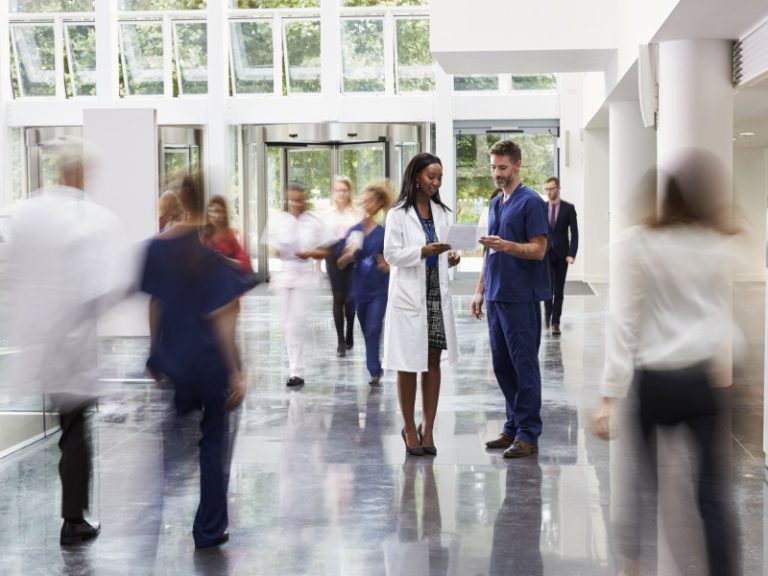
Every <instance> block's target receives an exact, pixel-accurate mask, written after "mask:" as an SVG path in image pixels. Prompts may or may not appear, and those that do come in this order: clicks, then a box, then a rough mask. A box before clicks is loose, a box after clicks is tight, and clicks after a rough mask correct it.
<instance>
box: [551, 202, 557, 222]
mask: <svg viewBox="0 0 768 576" xmlns="http://www.w3.org/2000/svg"><path fill="white" fill-rule="evenodd" d="M556 209H557V206H555V205H554V204H550V205H549V227H550V228H554V227H555V210H556Z"/></svg>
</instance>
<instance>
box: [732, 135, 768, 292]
mask: <svg viewBox="0 0 768 576" xmlns="http://www.w3.org/2000/svg"><path fill="white" fill-rule="evenodd" d="M766 198H768V150H766V149H765V148H734V150H733V201H734V203H735V205H736V207H737V209H738V210H739V213H740V215H741V216H742V217H743V220H744V225H745V231H744V234H743V235H742V236H741V237H739V238H738V239H737V240H736V242H735V245H736V258H735V259H734V275H735V280H736V281H759V282H762V281H764V280H765V239H766V211H767V210H768V202H767V201H766Z"/></svg>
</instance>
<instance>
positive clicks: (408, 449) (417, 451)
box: [400, 428, 424, 456]
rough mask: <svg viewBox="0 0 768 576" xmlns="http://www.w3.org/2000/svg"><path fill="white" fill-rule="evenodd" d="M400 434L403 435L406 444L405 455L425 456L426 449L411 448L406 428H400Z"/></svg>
mask: <svg viewBox="0 0 768 576" xmlns="http://www.w3.org/2000/svg"><path fill="white" fill-rule="evenodd" d="M400 436H402V437H403V444H405V455H406V456H424V449H423V448H421V447H419V448H411V447H409V446H408V441H407V440H406V439H405V428H403V429H402V430H400Z"/></svg>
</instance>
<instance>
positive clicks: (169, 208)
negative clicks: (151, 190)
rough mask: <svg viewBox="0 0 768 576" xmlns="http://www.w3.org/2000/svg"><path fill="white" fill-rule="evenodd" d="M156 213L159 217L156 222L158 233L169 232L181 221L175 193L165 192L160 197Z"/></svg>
mask: <svg viewBox="0 0 768 576" xmlns="http://www.w3.org/2000/svg"><path fill="white" fill-rule="evenodd" d="M158 213H159V216H160V219H159V222H158V225H159V230H160V232H165V231H166V230H170V229H171V228H173V227H174V226H175V225H176V224H178V223H179V222H180V221H181V218H182V216H183V211H182V208H181V202H180V201H179V197H178V196H177V195H176V192H174V191H173V190H166V191H165V192H163V193H162V194H161V195H160V202H159V203H158Z"/></svg>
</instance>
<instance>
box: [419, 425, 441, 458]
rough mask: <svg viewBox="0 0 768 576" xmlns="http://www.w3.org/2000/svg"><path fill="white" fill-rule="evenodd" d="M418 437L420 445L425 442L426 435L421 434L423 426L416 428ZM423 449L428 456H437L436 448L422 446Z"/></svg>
mask: <svg viewBox="0 0 768 576" xmlns="http://www.w3.org/2000/svg"><path fill="white" fill-rule="evenodd" d="M416 436H418V438H419V444H421V443H422V442H423V441H424V435H423V434H422V433H421V424H419V427H418V428H416ZM421 449H422V450H423V451H424V454H425V455H427V456H437V448H436V447H434V446H422V447H421Z"/></svg>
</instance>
